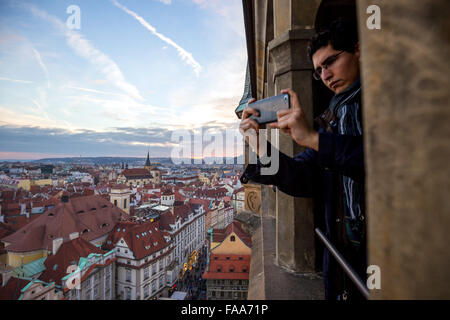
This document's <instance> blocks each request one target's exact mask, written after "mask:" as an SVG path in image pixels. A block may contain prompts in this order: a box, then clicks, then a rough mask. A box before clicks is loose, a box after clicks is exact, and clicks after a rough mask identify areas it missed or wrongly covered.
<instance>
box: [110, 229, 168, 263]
mask: <svg viewBox="0 0 450 320" xmlns="http://www.w3.org/2000/svg"><path fill="white" fill-rule="evenodd" d="M165 237H170V235H169V233H167V232H165V231H163V230H161V229H160V225H159V221H154V222H151V221H148V222H145V223H138V222H120V223H118V224H116V225H115V226H114V229H113V231H112V232H111V234H110V235H109V236H108V238H107V239H106V242H105V243H106V245H105V248H106V249H112V248H113V247H114V246H115V244H116V243H117V242H118V241H119V240H120V239H122V238H123V239H124V241H125V242H126V244H127V246H128V248H130V250H131V251H132V252H133V254H134V257H135V258H136V259H143V258H145V257H146V256H149V255H151V254H153V253H154V252H157V251H159V250H161V249H164V248H165V247H167V246H169V245H170V241H167V239H166V238H165Z"/></svg>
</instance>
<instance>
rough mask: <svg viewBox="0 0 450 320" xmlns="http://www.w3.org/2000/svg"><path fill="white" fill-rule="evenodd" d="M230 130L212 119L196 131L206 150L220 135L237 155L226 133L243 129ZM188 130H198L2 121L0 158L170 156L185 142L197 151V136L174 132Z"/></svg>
mask: <svg viewBox="0 0 450 320" xmlns="http://www.w3.org/2000/svg"><path fill="white" fill-rule="evenodd" d="M227 130H228V132H227ZM230 130H235V131H236V130H237V128H236V127H233V128H230V127H229V126H228V127H225V124H223V123H220V122H218V121H212V122H210V123H209V124H208V125H206V126H204V127H202V128H198V129H197V130H195V133H196V134H198V135H200V136H201V135H203V137H204V138H205V139H204V140H203V142H202V144H201V146H202V150H205V147H206V146H208V145H211V143H213V142H214V141H215V139H216V138H217V137H218V139H222V140H223V144H222V145H223V147H224V148H225V147H227V150H231V151H230V152H231V153H232V154H233V155H234V151H233V150H234V149H235V148H229V145H226V144H227V143H226V141H227V139H226V138H227V136H226V135H227V134H228V135H229V136H233V135H238V137H239V133H238V132H237V131H236V132H232V131H230ZM186 132H187V133H192V134H193V133H194V131H193V130H190V131H186V130H180V131H177V130H168V129H165V128H159V127H153V128H147V127H146V128H132V127H122V128H120V127H117V128H109V129H108V130H104V131H94V130H77V131H69V130H65V129H58V128H40V127H36V126H12V125H0V136H1V137H2V139H0V159H1V158H2V157H1V155H2V154H7V153H10V157H9V158H15V156H12V155H13V154H16V153H30V154H36V153H38V154H41V155H46V154H47V155H48V154H53V155H54V154H64V155H82V156H113V155H114V156H124V157H127V156H130V157H144V156H145V155H146V153H147V151H148V150H149V151H150V155H151V156H152V157H170V155H171V153H172V150H173V149H174V148H175V147H177V146H180V145H183V144H186V145H192V152H194V147H193V143H194V141H195V139H194V136H193V135H192V136H190V138H188V139H187V140H183V139H181V140H173V139H172V137H173V136H177V134H178V136H180V135H181V136H183V133H186ZM230 133H231V134H230ZM207 134H209V136H207ZM220 137H221V138H220ZM228 140H229V139H228ZM241 140H242V139H241ZM186 142H187V143H186ZM197 150H198V149H197ZM224 150H225V149H224ZM237 150H238V153H239V150H242V142H239V138H238V141H237ZM218 155H219V156H221V153H219V154H218ZM42 157H46V156H42ZM3 158H5V157H3ZM34 159H35V158H34Z"/></svg>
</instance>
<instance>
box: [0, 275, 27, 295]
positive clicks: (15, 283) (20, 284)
mask: <svg viewBox="0 0 450 320" xmlns="http://www.w3.org/2000/svg"><path fill="white" fill-rule="evenodd" d="M0 280H1V279H0ZM29 282H30V280H23V279H18V278H13V277H11V278H10V279H9V280H8V283H7V284H6V286H4V287H0V300H17V299H19V297H20V295H21V294H22V292H21V290H22V289H23V288H24V287H25V286H26V285H27V284H28V283H29ZM1 284H2V283H1V282H0V285H1Z"/></svg>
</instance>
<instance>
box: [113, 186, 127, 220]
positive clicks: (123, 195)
mask: <svg viewBox="0 0 450 320" xmlns="http://www.w3.org/2000/svg"><path fill="white" fill-rule="evenodd" d="M109 196H110V201H111V203H112V204H114V206H116V207H118V208H120V209H122V210H123V211H125V212H126V213H127V214H130V196H131V190H130V187H128V186H127V185H124V184H120V185H116V186H114V187H112V188H111V192H110V193H109Z"/></svg>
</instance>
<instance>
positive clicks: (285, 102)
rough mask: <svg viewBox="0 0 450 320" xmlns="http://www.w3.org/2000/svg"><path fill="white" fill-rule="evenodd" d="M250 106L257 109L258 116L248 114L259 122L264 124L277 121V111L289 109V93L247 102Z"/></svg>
mask: <svg viewBox="0 0 450 320" xmlns="http://www.w3.org/2000/svg"><path fill="white" fill-rule="evenodd" d="M249 107H250V108H253V109H256V110H258V111H259V117H256V116H254V115H252V116H250V118H251V119H254V120H255V121H256V122H258V123H259V124H266V123H271V122H276V121H277V111H280V110H285V109H289V108H290V107H291V104H290V99H289V94H287V93H282V94H279V95H277V96H274V97H270V98H266V99H262V100H258V101H255V102H253V103H250V104H249Z"/></svg>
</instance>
